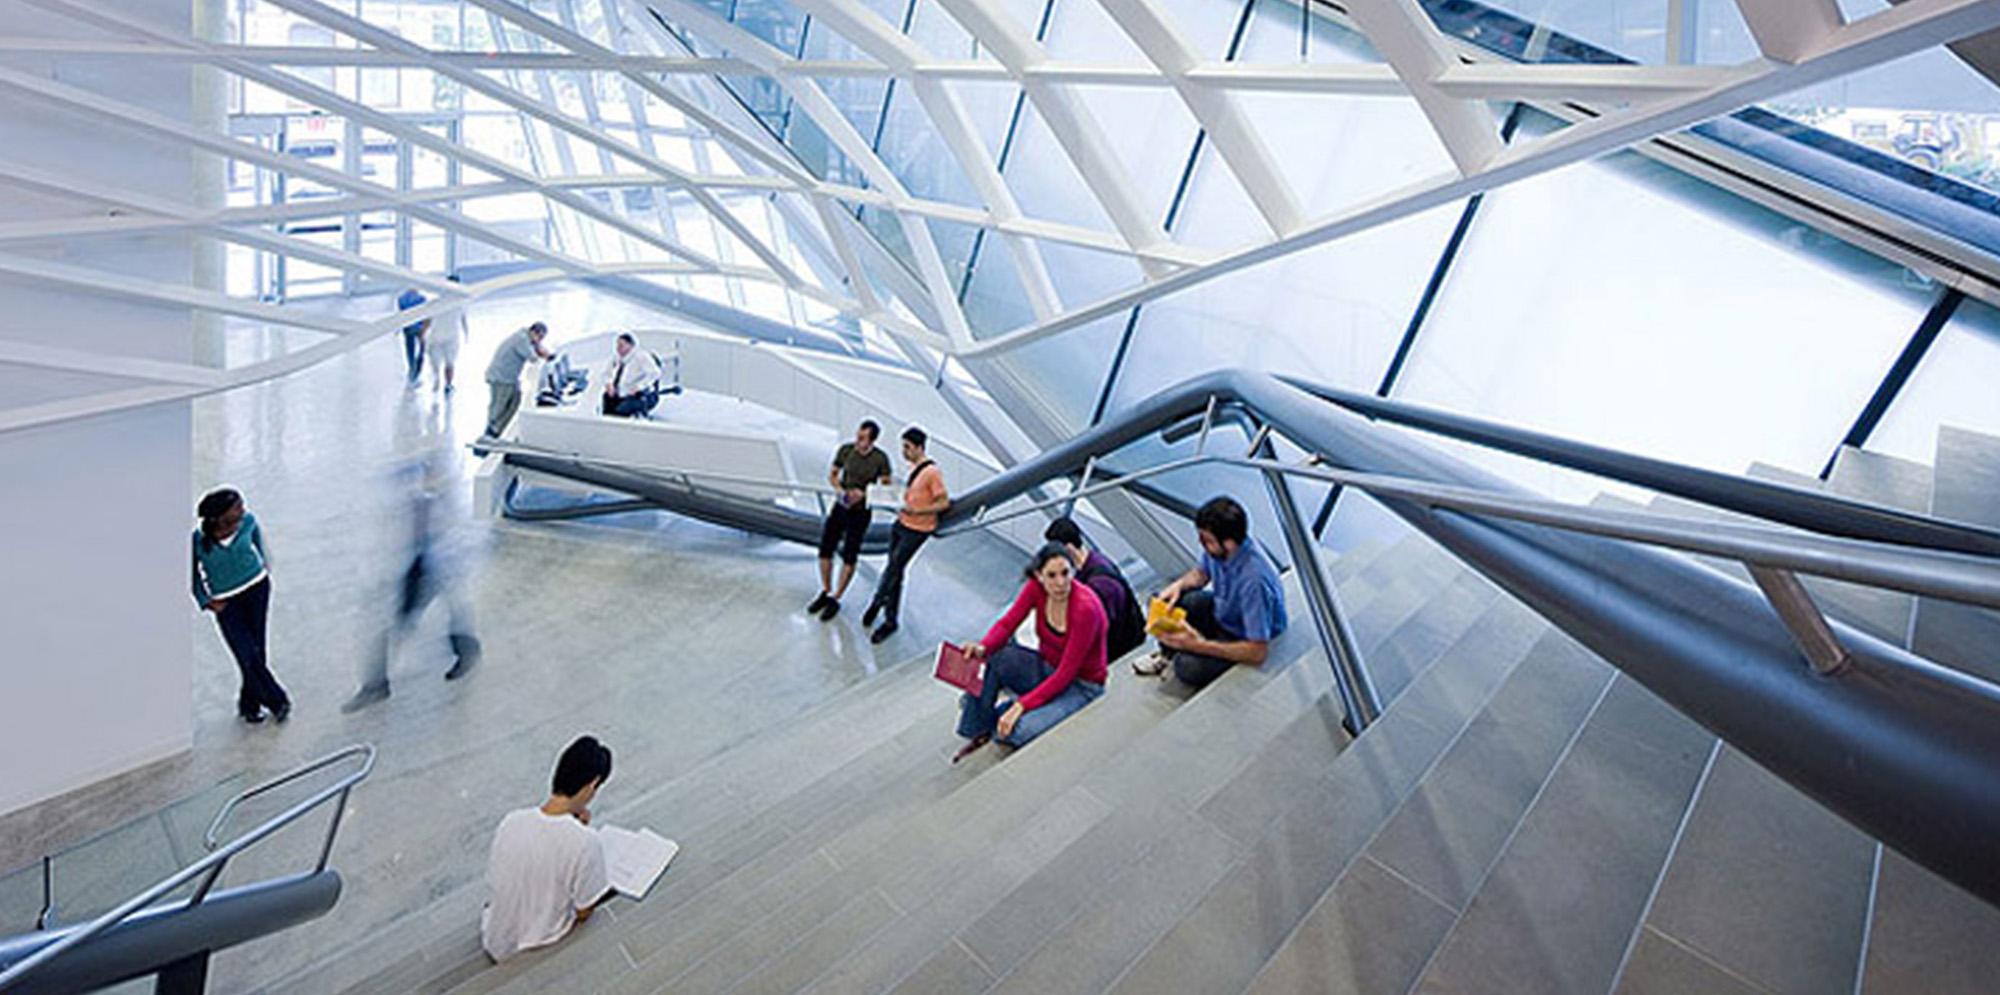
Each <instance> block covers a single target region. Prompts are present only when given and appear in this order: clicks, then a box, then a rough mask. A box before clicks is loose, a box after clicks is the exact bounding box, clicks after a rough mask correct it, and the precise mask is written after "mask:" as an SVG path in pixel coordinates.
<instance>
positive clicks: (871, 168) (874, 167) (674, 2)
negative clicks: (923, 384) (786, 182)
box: [664, 0, 972, 342]
mask: <svg viewBox="0 0 2000 995" xmlns="http://www.w3.org/2000/svg"><path fill="white" fill-rule="evenodd" d="M664 2H665V3H666V5H667V6H668V7H669V8H670V9H671V10H672V11H673V12H674V13H675V14H676V15H678V16H679V17H680V18H681V19H682V21H683V23H692V24H695V25H699V32H700V33H702V34H704V35H706V36H707V37H708V39H709V40H710V41H712V42H715V43H717V44H719V45H721V46H722V47H723V48H724V49H727V50H728V51H730V52H731V53H733V54H735V55H736V56H737V57H738V58H741V59H743V60H744V61H746V62H749V63H750V64H752V65H755V66H758V67H759V68H760V69H769V68H771V67H774V66H775V65H777V63H778V62H780V61H781V60H783V59H784V58H785V56H784V53H782V52H779V51H778V50H777V49H775V48H773V47H772V46H771V45H770V44H769V43H767V42H765V41H764V40H763V39H760V38H758V37H757V36H755V35H752V34H751V33H749V32H748V31H745V30H743V29H742V28H740V27H738V26H736V25H735V24H733V23H730V22H729V21H727V20H725V19H723V18H721V17H719V16H717V15H715V14H713V13H711V12H710V11H708V10H706V9H705V8H703V7H702V6H701V5H699V4H696V3H690V2H686V0H664ZM776 78H777V79H778V80H779V84H780V85H781V86H783V87H784V88H785V90H786V92H787V93H789V94H791V96H792V100H793V108H794V109H795V110H797V111H802V112H803V113H804V114H805V115H806V117H807V118H808V119H809V120H811V121H812V122H813V124H815V125H817V126H818V127H819V129H820V131H821V132H822V133H823V134H825V135H826V136H827V138H828V140H830V141H832V142H833V144H834V147H835V148H838V149H839V150H840V151H841V154H843V155H845V156H847V158H848V159H849V160H851V161H853V162H854V164H855V165H857V166H859V167H860V168H861V171H862V173H863V174H864V175H865V176H867V177H868V182H869V183H870V184H871V185H873V186H874V187H876V188H877V189H880V190H881V191H883V192H884V193H886V194H888V195H889V196H890V197H892V198H902V199H907V198H908V196H909V191H908V190H906V189H904V187H903V183H902V180H900V179H898V178H897V177H896V174H895V173H894V172H892V171H891V170H890V169H889V166H888V164H887V163H884V162H883V161H882V159H881V157H880V156H878V155H876V154H875V150H874V149H873V148H871V147H870V146H869V144H868V140H867V139H865V138H862V137H861V133H860V132H858V131H855V130H854V125H853V123H851V122H849V121H848V120H847V115H845V114H842V113H841V112H840V108H838V107H835V106H834V105H833V102H832V101H831V100H828V99H827V97H826V94H825V93H824V92H823V91H821V90H820V88H819V85H818V84H817V83H814V82H812V81H811V80H800V79H792V78H788V77H782V76H779V77H776ZM892 213H893V214H894V216H895V218H896V223H897V225H898V226H900V227H901V229H902V232H903V238H904V239H905V241H907V242H908V243H909V246H910V251H911V253H912V255H914V256H915V257H916V262H917V272H918V275H919V276H921V277H922V279H923V283H924V286H925V289H926V290H927V291H928V293H929V296H930V300H931V306H932V307H934V308H936V309H937V312H938V314H939V315H940V316H941V317H942V318H943V320H944V326H945V333H946V335H947V336H948V337H949V338H950V339H951V340H952V341H954V342H970V341H971V340H972V332H971V329H970V328H969V327H968V326H967V325H966V323H965V314H964V311H963V310H962V309H961V308H960V307H959V303H958V295H957V293H956V287H955V286H954V285H953V281H952V279H951V276H950V274H949V273H948V272H947V271H946V269H945V266H944V259H943V257H942V256H940V255H939V254H938V249H937V242H936V240H935V239H933V238H932V237H931V230H930V226H929V225H927V224H925V223H924V222H923V221H922V220H920V219H916V218H912V217H911V216H910V215H909V214H907V213H906V212H902V211H892Z"/></svg>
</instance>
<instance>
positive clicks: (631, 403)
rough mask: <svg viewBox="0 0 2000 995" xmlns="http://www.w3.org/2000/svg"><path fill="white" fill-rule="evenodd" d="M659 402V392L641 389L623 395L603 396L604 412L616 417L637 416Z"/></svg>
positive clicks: (650, 409) (651, 408)
mask: <svg viewBox="0 0 2000 995" xmlns="http://www.w3.org/2000/svg"><path fill="white" fill-rule="evenodd" d="M659 403H660V392H659V391H657V390H642V391H640V392H638V393H637V394H627V395H625V396H624V397H613V396H611V395H609V394H606V395H605V396H604V413H605V414H607V415H611V416H613V417H617V418H637V417H639V416H641V415H644V414H646V413H648V412H650V411H652V410H653V408H654V406H655V405H657V404H659Z"/></svg>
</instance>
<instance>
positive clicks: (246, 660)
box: [215, 577, 292, 716]
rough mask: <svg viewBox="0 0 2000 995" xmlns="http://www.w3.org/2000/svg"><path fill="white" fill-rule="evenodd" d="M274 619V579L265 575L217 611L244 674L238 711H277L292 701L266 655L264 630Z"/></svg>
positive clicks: (224, 638)
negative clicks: (279, 684)
mask: <svg viewBox="0 0 2000 995" xmlns="http://www.w3.org/2000/svg"><path fill="white" fill-rule="evenodd" d="M270 620H271V580H270V578H268V577H266V578H265V579H263V580H260V581H258V582H257V583H256V585H255V586H253V587H251V588H250V589H249V590H247V591H243V592H241V593H239V594H236V595H233V596H231V597H230V598H229V599H228V600H226V601H224V602H223V603H222V610H221V611H218V612H216V613H215V624H216V627H217V628H220V629H221V630H222V641H223V642H225V643H227V644H229V652H230V654H231V655H233V656H235V657H236V670H237V672H238V673H240V674H241V675H242V676H243V686H242V687H241V688H240V689H239V690H238V691H237V692H236V713H237V714H238V715H244V716H252V715H256V714H257V712H258V710H259V709H260V708H269V709H271V710H272V711H277V710H278V709H280V708H285V707H288V706H289V705H291V703H292V699H291V698H289V697H287V696H286V694H285V689H284V688H282V687H279V686H278V679H277V678H276V677H273V676H271V666H270V664H269V663H268V662H267V661H266V660H265V658H264V645H265V638H264V637H265V634H266V633H267V632H268V631H269V627H270Z"/></svg>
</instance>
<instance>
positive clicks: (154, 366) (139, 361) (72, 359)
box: [0, 339, 222, 386]
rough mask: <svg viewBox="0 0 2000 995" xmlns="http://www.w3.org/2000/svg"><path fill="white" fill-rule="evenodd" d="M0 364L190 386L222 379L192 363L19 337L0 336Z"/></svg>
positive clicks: (218, 373) (210, 370)
mask: <svg viewBox="0 0 2000 995" xmlns="http://www.w3.org/2000/svg"><path fill="white" fill-rule="evenodd" d="M0 364H9V365H13V366H32V367H35V368H38V369H44V370H65V371H69V372H72V373H90V374H95V375H97V376H108V377H121V378H124V379H127V380H147V381H152V382H154V383H171V384H187V385H192V386H208V385H211V384H218V383H220V382H221V381H222V373H221V371H219V370H213V369H210V368H208V367H205V366H195V365H194V364H192V363H173V362H166V361H162V360H157V359H145V358H142V357H139V356H107V355H105V354H104V353H102V352H96V351H87V350H83V349H65V348H62V347H61V346H48V345H40V344H38V343H34V342H23V341H21V340H19V339H0Z"/></svg>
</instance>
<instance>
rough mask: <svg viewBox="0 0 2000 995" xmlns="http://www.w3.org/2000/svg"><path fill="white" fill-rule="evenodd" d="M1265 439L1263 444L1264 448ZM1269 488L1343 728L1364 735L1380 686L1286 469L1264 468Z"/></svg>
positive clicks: (1377, 706) (1378, 704) (1378, 706)
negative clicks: (1343, 611) (1342, 607)
mask: <svg viewBox="0 0 2000 995" xmlns="http://www.w3.org/2000/svg"><path fill="white" fill-rule="evenodd" d="M1262 441H1263V440H1262V439H1261V438H1260V439H1259V440H1258V442H1259V444H1260V445H1261V443H1262ZM1263 475H1264V486H1265V487H1266V488H1267V489H1269V490H1270V492H1271V503H1272V504H1273V505H1275V506H1277V510H1278V521H1279V523H1280V525H1281V526H1282V528H1283V531H1284V533H1285V544H1286V546H1288V547H1289V548H1290V549H1291V553H1292V566H1293V569H1294V572H1296V573H1297V574H1298V577H1299V587H1300V589H1302V590H1303V591H1304V592H1305V596H1306V605H1307V606H1308V607H1309V608H1310V609H1311V610H1312V615H1313V625H1314V627H1315V628H1316V629H1318V631H1319V642H1320V648H1321V649H1322V650H1324V651H1325V652H1326V659H1327V662H1328V663H1329V664H1331V665H1332V667H1333V688H1334V691H1335V692H1336V693H1338V694H1339V695H1340V707H1341V711H1342V712H1344V713H1345V715H1344V717H1343V719H1342V724H1343V725H1345V726H1346V727H1347V732H1348V734H1349V735H1353V736H1359V735H1361V732H1362V730H1364V729H1366V728H1368V726H1369V725H1370V724H1371V723H1373V722H1374V721H1375V720H1376V719H1377V718H1379V717H1381V715H1382V698H1381V696H1380V695H1379V694H1378V693H1376V690H1375V682H1374V681H1372V680H1370V679H1369V677H1368V668H1367V666H1366V665H1365V664H1364V663H1363V662H1362V660H1361V654H1360V652H1359V651H1358V650H1356V649H1355V648H1354V632H1353V630H1351V629H1349V628H1348V626H1347V619H1346V618H1345V617H1344V616H1343V615H1342V614H1341V612H1340V602H1339V600H1338V598H1337V596H1336V595H1335V594H1334V590H1333V586H1332V585H1331V584H1329V583H1327V579H1326V569H1325V567H1324V565H1323V564H1322V563H1321V562H1320V557H1319V544H1318V543H1316V542H1314V541H1313V538H1312V533H1311V532H1310V531H1309V530H1308V529H1307V527H1306V521H1305V519H1304V518H1303V517H1302V516H1301V515H1300V514H1299V506H1298V504H1297V503H1296V502H1294V501H1293V500H1292V492H1291V489H1290V488H1289V487H1287V486H1286V484H1285V474H1284V472H1283V471H1281V470H1277V469H1274V468H1269V467H1267V468H1265V469H1264V470H1263Z"/></svg>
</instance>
